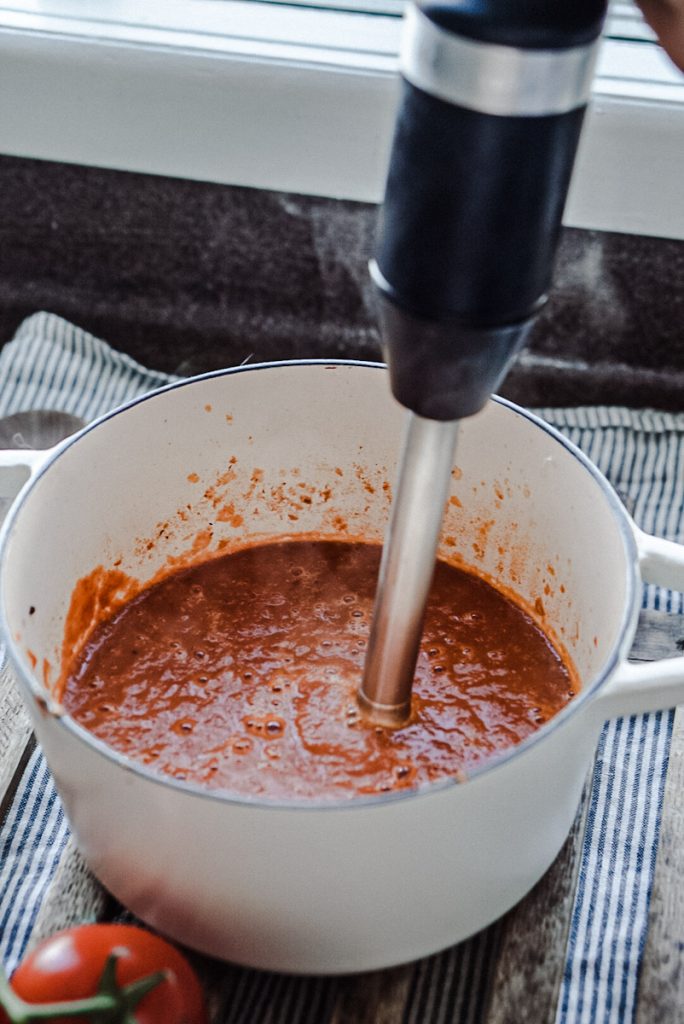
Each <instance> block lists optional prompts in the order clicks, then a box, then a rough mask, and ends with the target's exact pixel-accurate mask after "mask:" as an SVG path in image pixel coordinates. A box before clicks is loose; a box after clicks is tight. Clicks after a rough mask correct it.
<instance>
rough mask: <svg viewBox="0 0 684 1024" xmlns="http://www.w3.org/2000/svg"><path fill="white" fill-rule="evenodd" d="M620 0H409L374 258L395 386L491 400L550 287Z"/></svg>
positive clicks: (461, 401)
mask: <svg viewBox="0 0 684 1024" xmlns="http://www.w3.org/2000/svg"><path fill="white" fill-rule="evenodd" d="M605 8H606V3H605V0H591V2H589V0H577V2H576V3H573V4H562V3H558V2H553V0H549V2H546V3H542V2H541V0H505V2H504V0H498V2H497V0H488V2H479V3H476V2H473V0H470V2H468V0H461V2H458V0H452V2H451V3H443V2H435V0H426V2H425V3H423V4H422V5H420V6H419V5H416V4H411V5H409V8H408V11H407V16H406V25H405V35H404V45H403V50H402V56H401V71H402V76H403V79H404V81H403V95H402V100H401V104H400V109H399V114H398V119H397V123H396V129H395V136H394V142H393V147H392V152H391V157H390V166H389V172H388V178H387V186H386V194H385V200H384V204H383V207H382V210H381V216H380V223H379V235H378V242H377V247H376V254H375V261H374V262H373V264H372V266H371V271H372V274H373V277H374V280H375V283H376V286H377V288H378V289H379V292H380V296H381V309H380V315H381V328H382V334H383V341H384V344H385V348H386V354H387V359H388V363H389V366H390V373H391V378H392V387H393V390H394V393H395V396H396V397H397V398H398V399H399V401H400V402H402V403H403V404H404V405H406V406H407V407H408V408H411V409H413V410H414V411H416V412H418V413H420V414H422V415H425V416H429V417H434V418H437V419H447V418H460V417H461V416H464V415H469V414H470V413H471V412H474V411H477V409H478V408H480V407H481V406H482V405H483V404H484V402H485V401H486V399H487V397H488V396H489V394H491V392H492V391H493V390H494V389H495V387H496V386H497V384H498V383H499V381H500V379H501V378H502V376H503V374H504V373H505V370H506V369H507V367H508V365H509V363H510V361H511V359H512V358H513V355H514V354H515V352H516V351H517V350H518V348H519V347H520V346H521V345H522V343H523V341H524V339H525V337H526V336H527V333H528V331H529V328H530V325H531V323H532V321H533V319H534V316H535V314H536V313H537V312H538V310H539V309H540V308H541V306H542V305H543V303H544V301H545V298H546V293H547V291H548V288H549V285H550V279H551V273H552V267H553V258H554V254H555V250H556V246H557V242H558V237H559V232H560V226H561V218H562V214H563V208H564V205H565V200H566V196H567V191H568V186H569V183H570V177H571V173H572V166H573V162H574V158H575V153H576V150H577V144H578V141H579V136H580V130H581V125H582V118H583V115H584V111H585V108H586V104H587V101H588V98H589V94H590V89H591V79H592V73H593V63H594V57H595V52H596V45H597V39H598V37H599V34H600V30H601V25H602V22H603V18H604V16H605Z"/></svg>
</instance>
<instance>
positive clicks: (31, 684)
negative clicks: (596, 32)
mask: <svg viewBox="0 0 684 1024" xmlns="http://www.w3.org/2000/svg"><path fill="white" fill-rule="evenodd" d="M311 366H314V367H321V366H330V367H352V368H359V369H364V370H369V371H378V370H381V371H383V372H386V371H387V367H386V365H385V364H384V363H381V362H366V361H362V360H354V359H291V360H283V361H273V362H263V363H251V364H245V365H243V366H236V367H228V368H225V369H221V370H213V371H210V372H208V373H203V374H199V375H197V376H194V377H187V378H183V379H181V380H177V381H172V382H171V383H170V384H166V385H164V386H163V387H160V388H157V389H155V390H154V391H150V392H147V393H146V394H144V395H139V396H138V397H136V398H133V399H131V400H130V401H128V402H125V403H124V404H122V405H120V406H117V407H116V408H115V409H112V410H110V411H109V412H106V413H104V414H103V415H102V416H99V417H98V418H97V419H95V420H93V421H92V422H91V423H89V424H87V425H86V426H85V427H84V428H83V429H82V430H80V431H79V432H78V433H77V434H74V435H72V436H71V437H69V438H67V439H66V440H65V441H63V442H62V443H60V444H59V445H57V446H56V447H55V448H53V449H50V450H49V452H47V453H45V455H44V457H43V458H42V460H41V462H40V465H39V466H38V468H37V469H36V471H35V472H34V473H33V475H32V476H31V479H30V480H29V481H27V483H26V484H25V485H24V487H23V488H22V490H21V492H20V493H19V495H18V496H17V498H16V499H15V501H14V502H13V504H12V507H11V509H10V511H9V513H8V515H7V518H6V520H5V522H4V524H3V527H2V530H1V531H0V630H1V631H2V633H3V635H4V638H5V643H6V647H7V652H8V655H9V657H10V660H11V662H12V665H13V667H14V670H15V672H16V674H17V676H18V678H19V681H20V683H21V686H22V687H23V688H24V690H25V695H26V697H27V699H29V700H31V701H35V702H36V703H37V704H38V705H39V707H40V709H41V712H42V713H45V714H49V715H50V716H51V717H52V718H53V719H54V720H55V722H56V724H57V725H58V726H59V727H60V728H62V729H65V730H66V731H67V732H68V733H70V734H71V735H72V736H73V737H75V738H76V739H77V740H79V741H80V742H81V743H83V744H84V745H85V746H86V747H88V748H90V749H91V750H93V751H95V752H96V753H98V754H100V755H101V756H103V757H105V758H106V759H107V760H108V761H110V762H113V763H114V764H115V765H118V766H119V767H120V768H123V769H124V770H125V771H128V772H132V773H133V774H134V775H136V776H139V777H141V778H142V779H144V780H145V781H146V782H151V783H154V784H155V785H158V786H162V787H167V788H170V789H173V790H177V791H179V792H181V793H183V794H184V795H186V796H192V797H200V798H202V799H204V800H210V801H214V802H217V803H219V804H228V805H239V806H241V807H244V808H254V809H258V810H267V809H268V810H272V811H316V812H320V811H341V810H349V811H353V810H359V809H361V808H364V807H367V808H371V807H377V806H378V805H386V804H396V803H397V802H400V801H405V800H416V799H420V798H423V797H428V796H434V795H435V794H437V793H441V792H443V791H445V790H449V789H453V788H454V787H457V786H462V785H472V784H473V783H474V782H477V780H478V779H481V778H483V777H485V776H488V775H490V774H491V773H493V772H497V771H502V770H504V769H505V768H506V766H507V765H508V764H510V763H512V762H514V761H515V760H516V759H517V758H520V757H522V756H523V755H525V754H526V753H527V752H528V751H529V750H531V749H532V748H534V747H536V746H537V745H538V744H540V743H543V742H545V741H546V740H548V739H550V738H551V736H552V735H553V734H554V733H555V732H556V730H558V729H561V728H562V727H563V726H564V725H565V723H566V722H567V721H568V720H569V719H571V718H574V716H575V715H577V714H580V713H581V712H582V711H584V710H585V709H586V708H587V705H588V704H589V703H590V702H591V701H593V700H594V698H595V697H596V696H597V694H598V693H599V692H600V691H601V689H602V688H603V687H604V685H605V684H606V682H607V681H608V679H609V678H610V677H611V676H612V675H613V673H614V672H615V671H616V670H617V668H618V667H619V665H620V664H621V663H622V662H623V661H624V659H625V658H626V656H627V653H628V648H629V645H630V644H631V638H632V630H633V628H634V626H635V624H636V618H637V616H638V611H639V604H638V587H639V585H640V575H639V571H638V562H639V552H638V547H637V542H636V538H635V535H634V529H633V526H632V523H631V520H630V518H629V516H628V514H627V512H626V511H625V509H624V507H623V505H622V503H621V502H620V499H619V498H618V496H617V494H616V493H615V491H614V489H613V487H612V486H611V484H610V483H609V482H608V480H607V479H606V478H605V477H604V475H603V474H602V473H601V471H600V470H599V469H598V468H597V467H596V466H595V465H594V463H593V462H591V460H590V459H589V458H588V457H587V456H586V455H585V454H584V452H582V451H581V450H580V449H579V448H578V447H577V446H576V445H575V444H573V442H572V441H570V440H569V439H568V438H567V437H565V436H564V435H563V434H562V433H560V431H558V430H557V429H556V428H555V427H553V426H551V425H550V424H548V423H546V422H545V421H544V420H543V419H541V418H540V417H539V416H537V415H535V414H534V413H532V412H530V411H529V410H527V409H524V408H523V407H521V406H519V405H516V404H515V403H514V402H511V401H510V400H508V399H506V398H501V397H500V396H497V395H493V396H492V397H491V401H493V402H494V403H496V404H497V405H499V406H502V407H504V408H506V409H508V410H510V411H511V412H512V413H515V414H517V415H518V416H521V417H523V418H524V419H525V420H527V421H528V422H529V423H530V424H532V425H533V426H535V427H537V428H538V429H540V430H542V431H543V432H544V433H546V434H547V435H548V436H549V437H551V438H552V439H553V440H554V441H555V442H557V443H558V444H560V445H561V447H563V448H564V449H565V451H566V452H567V453H568V454H569V455H571V456H572V457H573V458H574V459H576V461H577V462H578V463H579V464H580V465H581V466H582V468H583V469H584V470H585V471H586V472H587V473H588V474H589V475H590V476H591V477H592V478H593V479H594V481H595V482H596V483H597V484H598V486H599V488H600V490H601V492H602V494H603V497H604V499H605V501H606V503H607V505H608V507H609V509H610V511H611V513H612V515H613V520H614V523H615V526H616V529H617V530H618V533H619V536H620V539H621V541H622V543H623V545H624V550H625V571H626V579H625V581H624V582H625V594H626V599H625V602H624V607H623V611H622V619H621V622H620V627H619V630H618V631H617V635H616V639H615V642H614V644H613V647H612V648H611V650H610V652H609V654H608V656H607V657H606V659H605V661H604V664H603V668H602V670H601V672H600V673H598V674H597V675H596V676H595V677H594V678H593V679H592V680H591V682H590V683H589V684H588V685H586V686H583V687H582V689H581V690H580V692H579V693H578V694H577V695H576V696H575V697H574V698H573V699H572V700H571V701H570V702H569V703H568V704H567V705H566V706H565V707H564V708H563V709H562V710H561V711H560V712H558V714H557V715H555V716H554V717H553V718H552V719H551V720H550V721H549V722H547V723H546V724H545V725H543V726H542V727H541V728H540V729H537V730H535V731H534V732H533V733H531V734H530V736H528V737H527V738H526V739H525V740H523V741H522V742H521V743H519V744H516V745H515V746H512V747H509V748H508V749H507V750H505V751H503V752H502V753H501V754H499V755H497V756H495V757H493V758H491V759H489V760H488V761H487V762H485V763H484V764H483V765H481V766H479V767H477V768H475V769H473V771H472V772H471V773H469V774H468V777H467V780H466V781H465V782H459V781H458V780H456V779H442V780H439V781H437V782H435V783H432V784H429V785H426V786H423V787H421V788H419V789H410V790H399V791H394V792H390V793H379V794H377V795H368V796H360V797H353V798H349V797H347V798H344V799H326V800H316V799H311V798H306V799H302V798H300V799H290V800H286V799H278V800H272V799H266V798H263V797H256V796H249V795H242V794H238V793H232V792H230V791H222V790H209V789H205V788H203V787H202V786H200V785H199V784H197V783H192V782H185V781H181V780H178V779H174V778H173V777H172V776H167V775H162V774H161V773H156V772H154V771H151V770H150V769H149V768H147V767H146V766H145V765H143V764H141V763H139V762H138V761H135V760H133V759H132V758H129V757H126V756H125V755H123V754H121V753H119V752H118V751H116V750H114V749H113V748H112V747H109V746H108V745H107V744H105V743H103V742H102V741H101V740H99V739H98V738H97V737H96V736H95V735H94V734H92V733H91V732H89V731H88V730H86V729H84V728H83V727H82V726H80V725H79V724H78V723H77V722H76V721H75V720H74V719H73V718H71V717H70V716H69V715H68V714H66V713H64V711H63V710H62V709H60V707H59V706H58V705H56V704H54V702H50V701H49V700H47V699H46V692H45V690H44V688H43V687H42V686H41V684H39V683H38V682H37V680H36V679H35V678H34V677H33V675H32V674H31V673H30V672H29V671H28V669H27V667H26V665H25V663H24V659H23V658H22V657H21V654H20V651H19V648H18V646H17V643H16V642H15V639H14V637H13V636H12V635H11V632H10V629H9V623H8V614H7V607H6V597H5V587H4V586H3V585H2V579H1V577H2V575H4V573H3V566H4V561H5V556H6V550H7V546H8V543H9V540H10V537H11V534H12V532H13V530H14V529H15V528H16V524H17V520H18V519H19V517H20V515H21V511H22V508H23V507H24V504H25V503H26V501H27V500H28V499H29V497H30V495H31V492H32V491H33V489H34V487H35V486H36V485H37V483H38V481H39V480H40V479H41V477H42V476H43V474H44V473H46V472H48V471H49V470H50V469H51V468H52V466H53V465H54V464H55V463H56V462H58V461H59V459H60V457H61V456H62V454H63V453H64V452H66V451H67V450H68V449H69V448H71V447H72V446H73V445H75V444H78V443H79V441H80V439H81V438H82V437H84V436H85V435H86V434H89V433H90V432H91V431H93V430H97V428H98V427H99V426H100V425H101V424H103V423H105V422H107V421H109V420H110V419H113V418H114V417H117V416H120V415H122V414H123V413H125V412H127V411H128V410H129V409H131V408H133V407H135V406H137V405H139V404H141V403H143V402H149V401H154V400H155V399H157V398H160V397H163V396H164V395H165V394H167V393H168V392H171V391H175V390H177V389H179V388H185V387H193V386H196V385H197V384H201V383H202V382H203V381H207V380H211V379H215V378H218V377H227V376H233V375H237V374H242V373H251V374H254V373H255V372H259V371H268V370H274V369H277V370H282V369H283V368H287V367H291V368H295V369H302V368H304V367H311ZM388 383H389V382H388ZM40 454H41V455H42V454H43V453H40Z"/></svg>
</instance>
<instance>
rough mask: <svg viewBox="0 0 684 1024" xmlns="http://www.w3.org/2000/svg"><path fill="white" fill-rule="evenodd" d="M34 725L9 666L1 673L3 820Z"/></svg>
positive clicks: (0, 810) (0, 809)
mask: <svg viewBox="0 0 684 1024" xmlns="http://www.w3.org/2000/svg"><path fill="white" fill-rule="evenodd" d="M30 737H31V724H30V722H29V717H28V714H27V712H26V710H25V708H24V703H23V701H22V699H21V697H20V695H19V693H18V691H17V688H16V684H15V681H14V675H13V673H12V670H11V669H10V667H9V665H7V664H5V665H4V666H3V668H2V670H1V671H0V821H1V820H2V816H3V814H4V812H5V810H6V804H7V802H8V800H9V799H10V798H11V795H12V791H13V788H14V787H13V782H14V780H15V776H16V775H17V769H20V768H21V766H22V764H23V763H24V762H25V756H24V754H25V751H26V748H27V744H28V742H29V739H30Z"/></svg>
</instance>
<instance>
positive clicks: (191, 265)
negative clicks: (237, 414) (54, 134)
mask: <svg viewBox="0 0 684 1024" xmlns="http://www.w3.org/2000/svg"><path fill="white" fill-rule="evenodd" d="M376 215H377V209H376V207H374V206H370V205H367V204H363V203H352V202H346V201H337V200H329V199H317V198H311V197H302V196H297V195H289V194H283V193H273V192H265V191H259V190H252V189H246V188H231V187H227V186H222V185H212V184H203V183H198V182H190V181H180V180H176V179H171V178H161V177H153V176H148V175H141V174H130V173H125V172H118V171H105V170H99V169H96V168H84V167H74V166H68V165H64V164H57V163H50V162H43V161H36V160H24V159H20V158H16V157H0V343H3V344H4V343H5V342H7V341H9V340H10V338H11V337H12V335H13V333H14V331H15V329H16V327H17V326H18V324H19V323H20V322H21V320H22V319H23V318H24V317H25V316H27V315H29V314H31V313H34V312H37V311H38V310H47V311H49V312H53V313H58V314H60V315H61V316H64V317H66V318H67V319H68V320H71V321H72V322H74V323H76V324H78V325H79V326H80V327H83V328H85V329H86V330H89V331H91V332H92V333H94V334H96V335H98V336H99V337H101V338H104V339H105V340H106V341H108V342H109V343H110V344H111V345H113V346H114V347H115V348H117V349H120V350H121V351H124V352H127V353H129V354H130V355H132V356H133V357H134V358H136V359H138V360H139V361H140V362H142V363H144V364H145V365H147V366H151V367H154V368H156V369H161V370H166V371H169V372H173V373H180V374H193V373H199V372H202V371H204V370H211V369H216V368H219V367H222V366H229V365H233V364H236V363H240V362H242V361H243V360H245V359H247V358H249V359H250V361H253V362H258V361H262V360H271V359H290V358H305V357H321V358H333V357H342V358H358V359H377V358H380V348H379V343H378V335H377V329H376V326H375V313H374V308H373V295H372V292H371V288H370V284H369V279H368V272H367V261H368V258H369V256H370V254H371V251H372V247H373V236H374V229H375V221H376ZM501 392H502V393H503V394H505V395H508V396H509V397H511V398H513V399H514V400H516V401H519V402H521V403H523V404H527V405H566V404H592V403H598V402H606V403H617V404H626V405H632V406H642V407H643V406H652V407H657V408H662V409H674V410H677V409H684V242H682V241H671V240H663V239H654V238H646V237H635V236H630V235H619V234H609V233H605V232H593V231H580V230H574V229H566V230H565V231H564V234H563V239H562V244H561V248H560V251H559V254H558V260H557V265H556V272H555V284H554V290H553V293H552V296H551V299H550V301H549V303H548V305H547V307H546V310H545V311H544V313H543V314H542V316H541V318H540V320H539V322H538V324H537V326H536V328H535V331H534V335H533V338H532V341H531V343H530V345H529V346H528V348H527V349H526V350H525V352H523V353H522V355H521V357H520V358H519V360H518V363H517V364H516V366H515V367H514V369H513V370H512V371H511V373H510V374H509V377H508V378H507V380H506V382H505V385H504V386H503V387H502V388H501Z"/></svg>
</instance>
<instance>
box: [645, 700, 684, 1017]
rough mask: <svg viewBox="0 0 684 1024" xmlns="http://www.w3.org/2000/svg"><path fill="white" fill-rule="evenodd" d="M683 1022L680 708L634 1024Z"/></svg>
mask: <svg viewBox="0 0 684 1024" xmlns="http://www.w3.org/2000/svg"><path fill="white" fill-rule="evenodd" d="M683 1020H684V707H682V708H679V709H678V710H677V712H676V714H675V721H674V729H673V735H672V744H671V747H670V763H669V766H668V772H667V781H666V784H665V795H664V799H663V813H662V818H661V823H660V844H659V848H658V859H657V861H656V870H655V877H654V880H653V893H652V896H651V906H650V910H649V926H648V937H647V939H646V948H645V950H644V955H643V960H642V965H641V977H640V979H639V990H638V997H637V1012H636V1024H653V1021H663V1022H670V1021H672V1022H674V1021H683Z"/></svg>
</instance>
